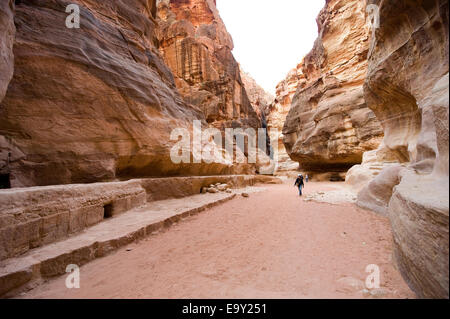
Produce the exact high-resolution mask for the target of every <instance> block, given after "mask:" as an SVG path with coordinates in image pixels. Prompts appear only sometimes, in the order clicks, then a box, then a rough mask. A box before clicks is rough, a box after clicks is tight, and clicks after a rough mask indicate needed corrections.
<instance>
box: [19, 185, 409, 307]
mask: <svg viewBox="0 0 450 319" xmlns="http://www.w3.org/2000/svg"><path fill="white" fill-rule="evenodd" d="M292 184H293V182H292ZM334 185H337V184H334ZM264 187H265V188H266V190H265V191H263V192H260V193H252V194H250V197H249V198H244V197H239V198H237V199H234V200H232V201H230V202H227V203H225V204H223V205H221V206H218V207H216V208H213V209H210V210H208V211H206V212H204V213H202V214H200V215H198V216H195V217H190V218H188V219H185V220H183V221H182V222H181V223H179V224H176V225H174V226H173V227H171V228H170V229H169V230H166V231H164V232H161V233H158V234H156V235H153V236H151V237H149V238H147V239H146V240H144V241H141V242H139V243H135V244H132V245H130V246H128V247H126V248H124V249H121V250H119V251H117V252H115V253H114V254H112V255H109V256H107V257H104V258H101V259H98V260H95V261H93V262H91V263H89V264H87V265H85V266H83V267H81V288H80V289H67V288H66V286H65V280H66V277H65V276H63V277H60V278H56V279H53V280H51V281H49V282H47V283H45V284H43V285H41V286H39V287H38V288H36V289H34V290H32V291H30V292H29V293H27V294H25V295H23V296H22V297H23V298H195V299H196V298H374V297H373V296H372V295H367V291H366V294H364V293H363V292H362V289H363V288H364V287H359V286H360V284H361V285H362V284H363V282H365V279H366V277H367V276H368V275H369V274H368V273H366V272H365V269H366V267H367V266H368V265H369V264H376V265H378V266H379V267H380V269H381V287H382V288H383V291H382V293H381V297H383V298H415V295H414V293H412V292H411V291H410V289H409V288H408V287H407V286H406V284H405V283H404V281H403V280H402V278H401V276H400V274H399V273H398V271H397V270H396V269H395V268H394V266H393V262H392V257H391V256H392V249H391V247H392V239H391V230H390V225H389V222H388V220H387V219H386V218H384V217H381V216H378V215H375V214H374V213H371V212H368V211H364V210H361V209H359V208H357V207H356V206H354V205H353V204H339V205H330V204H326V203H317V202H305V201H303V200H302V199H301V198H300V197H299V196H298V193H297V189H296V188H294V187H293V186H292V185H291V184H290V183H289V184H285V185H270V186H264ZM331 189H333V185H332V184H330V183H309V184H307V186H306V189H305V193H306V195H307V194H308V193H312V192H316V191H327V190H331Z"/></svg>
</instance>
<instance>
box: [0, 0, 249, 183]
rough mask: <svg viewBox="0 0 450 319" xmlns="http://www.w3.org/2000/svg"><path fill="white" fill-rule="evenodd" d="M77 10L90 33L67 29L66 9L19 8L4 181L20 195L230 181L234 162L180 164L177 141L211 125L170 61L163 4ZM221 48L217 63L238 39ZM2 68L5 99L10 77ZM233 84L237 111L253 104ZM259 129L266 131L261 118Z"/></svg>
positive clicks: (89, 4) (84, 5)
mask: <svg viewBox="0 0 450 319" xmlns="http://www.w3.org/2000/svg"><path fill="white" fill-rule="evenodd" d="M75 2H76V3H77V4H79V6H80V9H81V27H80V29H68V28H66V27H65V23H64V22H65V20H66V17H67V16H68V14H67V13H65V9H66V5H67V3H66V1H62V0H54V1H20V2H16V3H17V4H16V8H15V9H16V11H15V24H16V27H17V31H16V37H15V41H14V58H15V65H14V68H15V70H14V77H13V79H12V80H11V82H10V84H9V88H8V91H7V93H6V96H5V98H4V100H3V101H2V102H1V104H0V152H1V153H0V154H2V155H1V158H0V167H6V168H5V169H4V171H6V172H7V173H2V179H3V178H4V179H9V180H10V183H11V184H12V186H13V187H18V186H35V185H51V184H67V183H87V182H97V181H110V180H115V179H122V178H132V177H144V176H174V175H205V174H208V175H210V174H223V173H230V170H231V166H230V165H229V164H227V163H224V162H221V163H218V164H208V165H206V164H204V163H201V164H183V165H178V164H174V163H172V161H171V160H170V150H171V147H172V146H173V145H174V144H175V142H176V141H171V140H170V133H171V131H172V130H173V129H174V128H187V129H190V128H191V125H192V121H193V120H195V119H199V120H202V121H203V123H204V125H205V126H206V125H207V123H206V121H205V116H204V115H203V113H202V112H201V111H200V110H198V109H196V108H195V107H193V106H191V105H189V104H187V103H185V101H183V99H182V98H181V97H180V96H179V94H178V92H177V90H176V86H175V83H174V78H173V75H172V72H171V70H170V69H169V68H168V67H167V66H166V65H165V64H164V61H163V59H162V58H161V56H160V53H159V50H158V46H157V45H158V40H157V37H156V31H157V23H156V20H155V18H156V17H155V14H156V0H154V1H141V0H131V1H126V2H125V1H111V2H104V1H97V0H79V1H75ZM182 3H185V2H181V1H178V2H177V8H181V7H182V6H183V5H182ZM7 4H9V6H8V5H7ZM11 4H12V1H7V3H6V4H5V1H2V5H1V7H0V8H1V10H0V19H1V20H0V25H1V29H0V30H1V31H0V32H1V41H2V42H1V47H0V48H1V54H2V60H1V61H2V62H1V63H3V56H4V53H5V52H6V55H7V56H8V57H9V55H8V54H7V51H5V49H4V48H5V44H6V48H8V47H9V46H10V41H9V40H10V36H11V33H12V30H13V24H12V23H11V21H10V18H11ZM180 10H181V9H180ZM5 13H6V15H5ZM179 14H181V11H179ZM197 18H199V19H201V15H200V16H198V17H197ZM205 18H207V17H205ZM8 21H9V22H8ZM197 22H198V21H197ZM200 29H201V31H199V32H204V33H206V34H209V33H208V32H209V31H211V30H210V29H209V28H200ZM217 31H218V32H220V30H217ZM5 32H6V33H7V35H5V34H4V33H5ZM211 32H212V31H211ZM219 38H220V39H223V41H224V42H223V49H222V50H219V51H218V52H217V54H223V55H224V56H225V57H228V56H229V55H228V46H229V45H230V43H231V42H230V41H231V39H230V38H229V37H227V36H226V34H225V35H224V36H221V37H219ZM5 39H6V40H7V41H5ZM8 65H9V63H7V66H6V67H7V69H8V70H9V69H10V65H9V66H8ZM0 67H1V68H2V71H1V78H0V80H1V81H0V83H1V86H0V88H1V90H4V87H5V84H4V77H5V76H4V75H5V74H6V75H7V74H8V73H4V72H3V69H4V68H5V66H4V65H3V64H2V65H0ZM236 72H238V71H236ZM191 74H194V73H193V72H191ZM237 76H238V75H237ZM207 83H211V84H212V82H207ZM207 83H205V84H207ZM233 83H234V84H235V87H236V90H235V91H233V93H236V94H235V98H236V99H235V100H233V103H234V102H236V104H233V103H231V102H230V103H231V104H230V105H237V101H238V100H239V99H238V97H241V96H244V94H243V93H242V90H241V88H242V87H241V86H240V83H239V81H238V80H237V81H236V82H233ZM239 92H241V93H242V94H241V95H239ZM242 99H244V98H242ZM239 101H241V100H239ZM241 103H242V109H241V111H242V112H244V113H245V110H246V109H245V107H246V106H247V105H246V104H245V103H244V102H241ZM236 109H237V108H236ZM234 110H235V109H233V111H234ZM250 111H251V110H250ZM252 120H254V122H255V123H254V124H255V125H257V123H256V122H257V117H256V116H254V117H252ZM249 121H250V120H249ZM8 153H11V157H10V158H9V160H8V159H7V158H5V155H4V154H8ZM8 182H9V181H8Z"/></svg>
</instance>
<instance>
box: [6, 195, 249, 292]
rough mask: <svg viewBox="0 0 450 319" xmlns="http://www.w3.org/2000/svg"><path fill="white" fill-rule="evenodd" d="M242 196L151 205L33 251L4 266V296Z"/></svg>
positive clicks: (192, 199)
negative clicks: (69, 266)
mask: <svg viewBox="0 0 450 319" xmlns="http://www.w3.org/2000/svg"><path fill="white" fill-rule="evenodd" d="M246 191H249V190H248V189H247V190H246ZM250 191H251V190H250ZM253 191H254V189H253ZM241 192H242V190H241V191H240V190H233V193H231V194H227V193H218V194H200V195H194V196H189V197H186V198H182V199H169V200H162V201H156V202H151V203H148V204H147V205H145V206H142V207H139V208H135V209H133V210H131V211H129V212H127V213H124V214H121V215H119V216H117V217H114V218H111V219H109V220H106V221H104V222H102V223H100V224H98V225H96V226H93V227H90V228H88V229H86V230H85V231H83V232H82V233H79V234H77V235H75V236H72V237H69V238H68V239H66V240H62V241H59V242H56V243H53V244H49V245H46V246H44V247H40V248H37V249H34V250H31V251H29V252H28V253H26V254H25V255H23V256H21V257H18V258H11V259H7V260H4V261H3V262H1V263H0V296H1V295H3V297H11V296H14V295H17V294H18V293H20V292H22V291H26V290H29V289H31V288H33V287H34V286H36V285H38V284H39V283H40V282H42V281H43V280H44V279H46V278H50V277H54V276H57V275H62V274H65V273H66V267H67V266H68V265H70V264H76V265H78V266H81V265H83V264H86V263H88V262H89V261H91V260H93V259H95V258H100V257H103V256H105V255H107V254H108V253H110V252H112V251H114V250H116V249H118V248H120V247H123V246H125V245H128V244H130V243H132V242H134V241H137V240H139V239H142V238H144V237H146V236H149V235H151V234H152V233H155V232H157V231H159V230H161V229H163V228H167V227H170V226H171V225H172V224H173V223H176V222H178V221H180V220H181V219H183V218H186V217H189V216H193V215H195V214H198V213H200V212H202V211H204V210H206V209H208V208H211V207H214V206H216V205H219V204H221V203H224V202H226V201H228V200H231V199H233V198H234V197H235V196H236V195H237V194H240V193H241Z"/></svg>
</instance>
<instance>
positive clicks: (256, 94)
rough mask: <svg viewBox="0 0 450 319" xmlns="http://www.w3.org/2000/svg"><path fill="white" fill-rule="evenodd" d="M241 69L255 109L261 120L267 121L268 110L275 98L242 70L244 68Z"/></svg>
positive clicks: (243, 80) (242, 77) (243, 81)
mask: <svg viewBox="0 0 450 319" xmlns="http://www.w3.org/2000/svg"><path fill="white" fill-rule="evenodd" d="M239 68H240V70H241V79H242V83H243V84H244V87H245V90H246V91H247V95H248V98H249V99H250V103H251V105H252V106H253V109H254V110H255V112H256V113H257V114H258V116H259V117H260V118H261V119H265V113H266V110H267V109H268V107H269V106H270V104H271V103H272V102H273V100H274V99H275V97H274V96H272V94H270V93H268V92H267V91H266V90H264V89H263V88H262V87H261V86H260V85H259V84H258V83H257V82H256V81H255V79H254V78H253V77H252V76H251V75H250V74H249V73H247V72H245V71H244V70H243V69H242V66H239Z"/></svg>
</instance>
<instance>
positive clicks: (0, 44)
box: [0, 0, 16, 101]
mask: <svg viewBox="0 0 450 319" xmlns="http://www.w3.org/2000/svg"><path fill="white" fill-rule="evenodd" d="M15 30H16V28H15V26H14V1H13V0H7V1H5V0H4V1H2V2H1V3H0V101H1V100H2V99H3V97H4V96H5V93H6V89H7V88H8V84H9V81H11V78H12V75H13V70H14V56H13V52H12V50H13V43H14V34H15Z"/></svg>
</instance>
